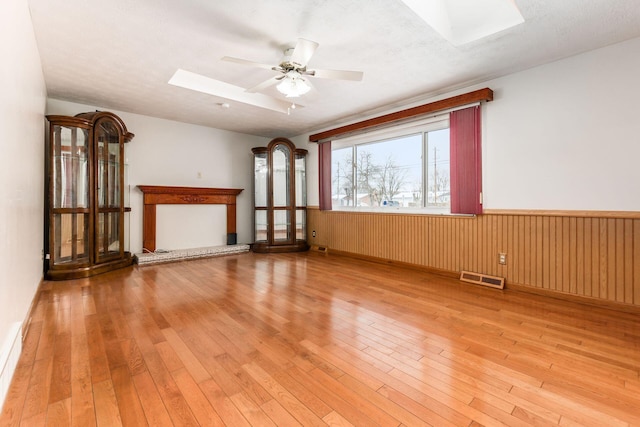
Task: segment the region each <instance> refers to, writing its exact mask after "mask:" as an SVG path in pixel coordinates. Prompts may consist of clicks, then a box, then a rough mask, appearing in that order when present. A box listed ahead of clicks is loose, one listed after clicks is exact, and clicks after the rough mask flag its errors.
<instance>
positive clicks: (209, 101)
mask: <svg viewBox="0 0 640 427" xmlns="http://www.w3.org/2000/svg"><path fill="white" fill-rule="evenodd" d="M515 3H516V4H517V5H518V7H519V9H520V11H521V13H522V15H523V16H524V18H525V23H524V24H521V25H518V26H516V27H513V28H510V29H508V30H505V31H503V32H500V33H498V34H495V35H493V36H489V37H487V38H485V39H482V40H479V41H476V42H472V43H469V44H466V45H462V46H459V47H454V46H452V45H451V44H450V43H449V42H447V41H446V40H444V39H443V38H442V37H441V36H440V35H439V34H438V33H436V32H435V31H434V30H433V29H432V28H431V27H429V26H428V25H427V24H426V23H425V22H424V21H422V20H421V19H420V18H419V17H418V16H417V15H415V14H414V13H413V12H412V11H411V10H410V9H409V8H408V7H407V6H405V5H404V3H403V2H401V1H400V0H180V1H175V0H153V1H152V0H135V1H134V0H109V1H101V0H29V4H30V8H31V14H32V19H33V25H34V31H35V34H36V38H37V41H38V47H39V50H40V55H41V57H42V64H43V69H44V76H45V80H46V84H47V90H48V95H49V97H52V98H56V99H62V100H68V101H74V102H80V103H85V104H91V105H99V106H101V107H104V108H111V109H116V110H121V111H128V112H132V113H139V114H144V115H148V116H154V117H160V118H166V119H171V120H178V121H182V122H187V123H195V124H200V125H205V126H211V127H215V128H220V129H228V130H233V131H237V132H243V133H248V134H254V135H259V136H267V137H273V136H295V135H300V134H303V133H305V132H307V131H311V130H318V129H321V128H324V127H327V126H334V125H337V124H340V123H342V122H344V120H346V119H347V118H354V117H358V116H364V115H366V114H367V113H368V112H371V111H373V110H379V109H381V108H384V107H387V106H394V105H397V104H398V103H401V102H402V101H403V100H407V99H417V98H419V97H425V98H426V97H428V96H432V95H434V94H438V93H442V92H444V91H446V90H450V89H453V88H459V87H463V86H466V85H468V84H471V83H474V82H480V81H483V80H487V79H489V78H493V77H497V76H501V75H505V74H508V73H511V72H514V71H518V70H523V69H526V68H530V67H532V66H536V65H539V64H543V63H546V62H550V61H554V60H556V59H559V58H563V57H567V56H571V55H574V54H577V53H580V52H584V51H587V50H591V49H595V48H598V47H602V46H606V45H609V44H613V43H617V42H620V41H623V40H627V39H630V38H634V37H638V36H640V4H639V1H638V0H516V1H515ZM299 37H302V38H306V39H309V40H313V41H316V42H318V43H319V44H320V47H319V48H318V49H317V50H316V52H315V55H314V56H313V58H312V59H311V61H310V63H309V68H314V67H315V68H322V69H344V70H357V71H363V72H364V79H363V81H361V82H352V81H338V80H321V79H313V80H312V81H313V84H314V86H315V87H316V89H317V91H316V92H315V93H314V94H312V95H311V96H306V95H305V96H304V97H302V98H300V99H299V103H300V104H302V105H304V108H298V109H296V110H295V111H294V112H293V113H292V114H291V115H288V116H287V115H286V114H282V113H278V112H274V111H269V110H265V109H261V108H259V107H254V106H250V105H246V104H241V103H238V102H233V101H229V100H226V99H223V98H217V97H215V96H211V95H206V94H201V93H196V92H193V91H190V90H187V89H183V88H179V87H175V86H171V85H169V84H167V82H168V81H169V79H170V78H171V76H172V75H173V73H174V72H175V71H176V70H177V69H178V68H183V69H185V70H189V71H192V72H196V73H199V74H203V75H206V76H208V77H211V78H214V79H217V80H221V81H224V82H227V83H230V84H233V85H236V86H241V87H245V88H249V87H252V86H254V85H256V84H258V83H260V82H262V81H263V80H266V79H268V78H269V77H271V76H273V72H271V71H269V70H264V69H258V68H249V67H246V66H243V65H239V64H234V63H229V62H224V61H220V58H221V57H223V56H234V57H239V58H244V59H248V60H252V61H257V62H262V63H268V64H274V65H275V64H277V63H279V62H280V59H281V58H282V52H283V50H285V49H286V48H288V47H291V46H294V45H295V43H296V41H297V39H298V38H299ZM264 93H265V94H268V95H272V96H274V97H278V96H280V97H281V95H279V94H278V93H277V91H276V90H275V88H273V87H272V88H269V89H268V90H266V91H265V92H264ZM225 102H226V103H228V104H230V108H221V107H220V106H219V104H220V103H225Z"/></svg>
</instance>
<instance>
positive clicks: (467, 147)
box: [449, 105, 482, 214]
mask: <svg viewBox="0 0 640 427" xmlns="http://www.w3.org/2000/svg"><path fill="white" fill-rule="evenodd" d="M449 127H450V138H451V213H457V214H481V213H482V201H481V195H482V157H481V146H480V106H479V105H477V106H475V107H469V108H465V109H463V110H457V111H453V112H451V113H450V115H449Z"/></svg>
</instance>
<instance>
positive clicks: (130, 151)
mask: <svg viewBox="0 0 640 427" xmlns="http://www.w3.org/2000/svg"><path fill="white" fill-rule="evenodd" d="M96 109H99V110H104V111H111V112H113V113H115V114H117V115H118V116H120V118H121V119H122V120H123V121H124V123H125V124H126V126H127V129H128V130H129V131H130V132H133V133H134V134H135V137H134V138H133V140H132V141H131V142H130V143H129V144H127V146H126V158H127V163H128V174H129V184H130V186H131V190H130V205H131V209H132V211H131V213H130V233H129V236H130V237H129V238H130V245H129V249H130V250H131V252H133V253H140V252H142V206H143V204H142V193H141V192H140V190H138V189H137V188H136V185H169V186H186V187H218V188H243V189H244V191H243V192H242V193H240V195H239V196H238V198H237V232H238V243H248V242H252V241H253V210H252V209H253V207H252V206H253V195H252V185H253V184H252V183H253V163H252V162H253V155H252V153H251V148H253V147H258V146H266V145H267V144H268V142H269V139H267V138H260V137H256V136H252V135H245V134H240V133H236V132H229V131H224V130H220V129H214V128H208V127H204V126H196V125H190V124H186V123H180V122H174V121H170V120H163V119H157V118H153V117H148V116H142V115H139V114H131V113H126V112H122V111H117V110H113V109H108V108H101V107H95V106H88V105H82V104H76V103H71V102H66V101H60V100H55V99H49V100H48V101H47V114H62V115H76V114H78V113H82V112H86V111H93V110H96ZM198 173H200V175H198ZM199 176H200V177H199ZM220 208H221V207H220V206H216V205H211V206H185V205H182V206H180V205H168V206H158V210H157V217H158V218H157V222H156V226H157V229H158V231H157V233H158V234H157V238H158V240H157V242H156V243H157V245H156V247H157V248H161V249H183V248H195V247H201V246H215V245H224V244H226V234H225V233H226V209H224V207H223V208H222V209H220Z"/></svg>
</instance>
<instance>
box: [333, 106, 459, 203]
mask: <svg viewBox="0 0 640 427" xmlns="http://www.w3.org/2000/svg"><path fill="white" fill-rule="evenodd" d="M449 156H450V150H449V120H448V115H447V116H440V117H436V118H431V119H429V120H425V121H422V122H419V123H417V124H416V123H414V124H411V125H405V126H396V127H394V128H392V129H386V130H384V131H378V132H372V133H367V134H363V135H358V136H357V137H354V138H345V139H342V140H335V141H333V143H332V151H331V190H332V191H331V193H332V206H333V208H334V209H349V208H361V209H366V210H369V209H372V210H378V209H389V208H393V209H397V210H418V209H423V210H424V209H429V210H436V211H439V212H449V206H450V186H449V183H450V176H449V175H450V161H449Z"/></svg>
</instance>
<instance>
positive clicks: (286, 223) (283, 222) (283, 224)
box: [273, 210, 291, 242]
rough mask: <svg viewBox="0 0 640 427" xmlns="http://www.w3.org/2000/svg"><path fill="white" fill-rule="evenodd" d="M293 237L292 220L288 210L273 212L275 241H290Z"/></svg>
mask: <svg viewBox="0 0 640 427" xmlns="http://www.w3.org/2000/svg"><path fill="white" fill-rule="evenodd" d="M290 236H291V219H290V215H289V211H288V210H276V211H273V240H274V241H276V242H278V241H280V242H282V241H289V240H290Z"/></svg>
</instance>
